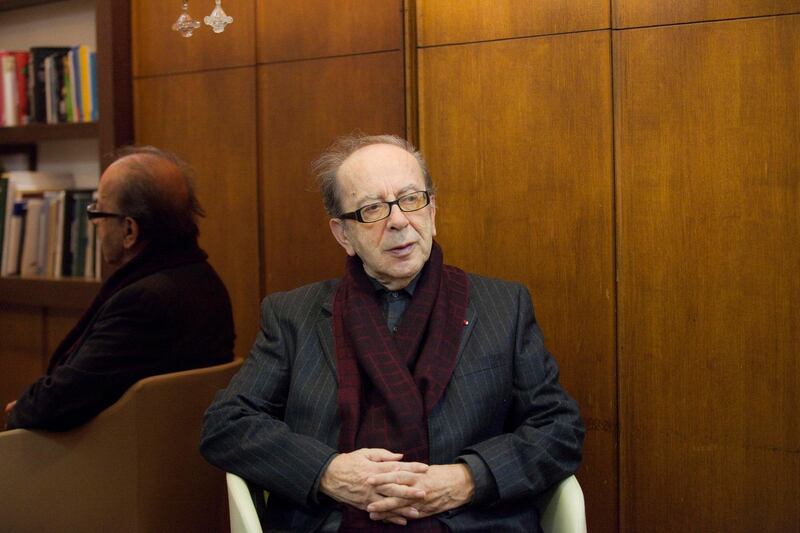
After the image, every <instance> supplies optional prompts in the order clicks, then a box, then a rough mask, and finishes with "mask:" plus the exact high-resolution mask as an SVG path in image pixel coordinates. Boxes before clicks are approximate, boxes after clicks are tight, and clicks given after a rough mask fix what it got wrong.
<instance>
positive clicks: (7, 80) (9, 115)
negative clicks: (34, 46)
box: [0, 55, 18, 126]
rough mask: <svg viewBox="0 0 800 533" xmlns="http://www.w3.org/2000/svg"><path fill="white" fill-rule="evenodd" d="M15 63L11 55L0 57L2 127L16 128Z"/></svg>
mask: <svg viewBox="0 0 800 533" xmlns="http://www.w3.org/2000/svg"><path fill="white" fill-rule="evenodd" d="M16 65H17V63H16V61H15V60H14V56H13V55H4V56H2V57H0V70H2V76H3V79H2V83H3V102H2V104H3V124H2V125H3V126H17V125H18V124H17V102H18V98H17V66H16Z"/></svg>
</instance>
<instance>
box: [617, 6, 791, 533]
mask: <svg viewBox="0 0 800 533" xmlns="http://www.w3.org/2000/svg"><path fill="white" fill-rule="evenodd" d="M614 50H615V53H616V54H617V55H616V57H615V62H614V79H615V111H616V117H615V120H616V124H617V127H616V168H617V186H618V188H617V198H618V249H619V271H618V276H619V278H618V279H619V282H618V283H619V285H618V288H619V383H620V404H619V413H620V434H621V439H620V485H621V494H620V498H621V502H622V505H621V523H622V529H623V530H625V531H648V532H659V531H726V532H749V531H768V532H769V531H772V532H783V531H797V527H798V524H800V506H798V505H797V502H798V501H800V483H798V480H799V479H800V453H798V451H800V423H798V416H797V413H798V412H800V393H799V392H798V391H800V371H799V370H800V368H798V358H800V355H799V354H800V306H798V302H800V276H798V272H800V216H798V213H800V180H799V178H798V176H800V159H798V157H797V154H798V153H800V107H799V106H800V104H799V103H798V95H799V94H800V54H798V50H800V16H783V17H774V18H759V19H750V20H738V21H729V22H718V23H707V24H693V25H686V26H671V27H664V28H648V29H640V30H629V31H621V32H619V33H617V34H616V35H615V42H614Z"/></svg>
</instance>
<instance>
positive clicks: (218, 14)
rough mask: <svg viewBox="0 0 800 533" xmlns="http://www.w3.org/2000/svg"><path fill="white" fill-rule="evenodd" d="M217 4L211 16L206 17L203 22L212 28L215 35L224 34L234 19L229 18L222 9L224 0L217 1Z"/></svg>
mask: <svg viewBox="0 0 800 533" xmlns="http://www.w3.org/2000/svg"><path fill="white" fill-rule="evenodd" d="M216 4H217V5H215V6H214V10H213V11H212V12H211V15H209V16H207V17H205V18H204V19H203V22H205V23H206V24H207V25H209V26H211V28H212V29H213V30H214V33H222V32H223V31H225V26H226V25H228V24H230V23H231V22H233V17H229V16H228V15H226V14H225V11H224V10H223V9H222V0H216Z"/></svg>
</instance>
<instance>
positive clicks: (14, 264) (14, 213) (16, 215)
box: [3, 202, 25, 276]
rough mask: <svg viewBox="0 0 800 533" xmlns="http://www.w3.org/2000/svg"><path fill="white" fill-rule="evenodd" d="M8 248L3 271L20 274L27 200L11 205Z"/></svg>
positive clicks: (8, 224) (7, 236)
mask: <svg viewBox="0 0 800 533" xmlns="http://www.w3.org/2000/svg"><path fill="white" fill-rule="evenodd" d="M6 227H7V231H6V249H5V253H4V254H3V273H4V275H9V276H13V275H15V274H19V263H20V248H21V244H22V236H23V234H24V233H25V202H14V203H13V204H12V205H11V216H10V217H8V220H7V221H6Z"/></svg>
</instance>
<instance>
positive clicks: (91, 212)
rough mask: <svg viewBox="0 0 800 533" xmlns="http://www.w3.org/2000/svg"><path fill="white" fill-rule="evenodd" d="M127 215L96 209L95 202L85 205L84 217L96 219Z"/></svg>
mask: <svg viewBox="0 0 800 533" xmlns="http://www.w3.org/2000/svg"><path fill="white" fill-rule="evenodd" d="M126 216H127V215H123V214H122V213H109V212H108V211H98V210H97V203H96V202H93V203H91V204H89V205H87V206H86V217H87V218H88V219H89V220H97V219H100V218H125V217H126Z"/></svg>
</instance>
